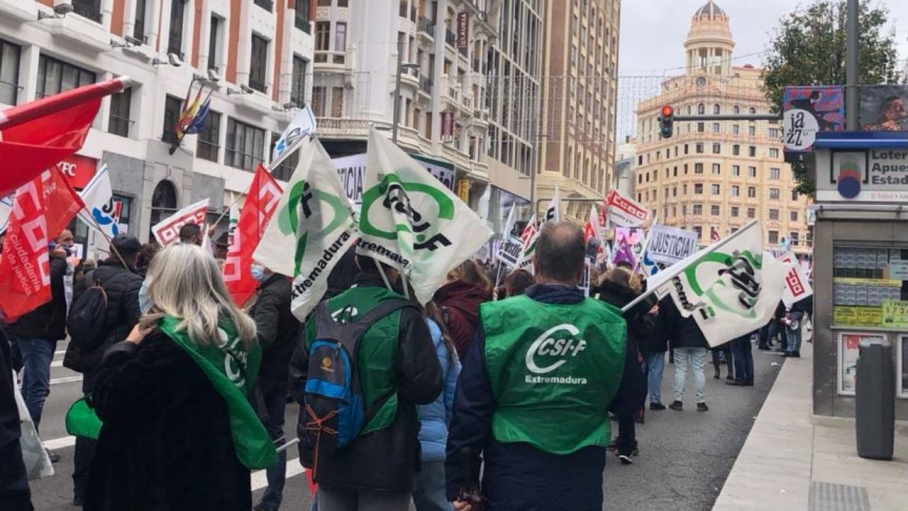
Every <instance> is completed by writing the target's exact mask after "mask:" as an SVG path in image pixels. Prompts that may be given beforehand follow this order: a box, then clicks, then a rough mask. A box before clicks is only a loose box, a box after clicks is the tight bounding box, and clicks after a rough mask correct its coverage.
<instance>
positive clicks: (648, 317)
mask: <svg viewBox="0 0 908 511" xmlns="http://www.w3.org/2000/svg"><path fill="white" fill-rule="evenodd" d="M635 298H637V293H635V292H634V291H633V290H631V289H630V288H629V287H627V286H620V285H618V284H617V283H615V282H605V283H603V285H602V286H601V287H600V288H599V299H600V300H602V301H603V302H605V303H608V304H610V305H613V306H615V307H617V308H619V309H621V308H622V307H624V306H625V305H627V304H629V303H631V302H632V301H633V300H634V299H635ZM655 304H656V299H655V297H652V295H650V297H647V298H645V299H644V300H643V301H641V302H640V303H638V304H637V305H635V306H634V307H632V308H631V309H630V310H629V311H627V312H625V313H624V320H625V321H627V340H628V342H629V343H633V344H634V346H635V347H636V348H637V351H638V352H640V353H645V352H646V350H645V349H644V347H645V345H646V343H647V341H648V340H649V338H650V336H651V335H653V332H654V331H655V329H656V317H655V316H654V315H652V314H649V311H650V309H652V308H653V305H655Z"/></svg>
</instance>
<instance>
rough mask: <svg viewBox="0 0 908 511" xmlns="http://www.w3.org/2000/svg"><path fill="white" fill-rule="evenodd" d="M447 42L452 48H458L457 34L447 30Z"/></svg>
mask: <svg viewBox="0 0 908 511" xmlns="http://www.w3.org/2000/svg"><path fill="white" fill-rule="evenodd" d="M445 42H446V43H448V44H450V45H451V46H457V34H455V33H454V32H451V29H450V28H446V29H445Z"/></svg>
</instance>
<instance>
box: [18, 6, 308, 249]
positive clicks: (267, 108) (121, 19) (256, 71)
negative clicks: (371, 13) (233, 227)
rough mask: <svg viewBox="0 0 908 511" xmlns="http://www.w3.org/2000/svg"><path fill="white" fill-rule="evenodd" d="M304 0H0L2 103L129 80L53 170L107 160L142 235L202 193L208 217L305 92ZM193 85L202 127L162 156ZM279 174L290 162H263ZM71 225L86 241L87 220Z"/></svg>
mask: <svg viewBox="0 0 908 511" xmlns="http://www.w3.org/2000/svg"><path fill="white" fill-rule="evenodd" d="M314 3H315V2H314V0H313V1H312V2H310V1H309V0H292V1H286V0H285V1H281V2H272V1H271V0H243V1H239V0H135V1H133V0H71V1H70V0H40V1H32V0H0V45H2V51H0V92H2V94H0V103H2V104H3V105H5V106H6V105H18V104H23V103H27V102H29V101H33V100H35V99H36V98H41V97H44V96H48V95H52V94H56V93H60V92H64V91H66V90H69V89H72V88H75V87H77V86H80V85H86V84H88V83H92V82H98V81H103V80H106V79H110V78H113V77H116V76H129V77H130V78H132V79H133V80H134V81H135V85H133V87H132V88H130V89H128V90H127V91H125V92H123V93H121V94H117V95H114V96H111V97H108V98H105V99H104V101H103V102H102V105H101V109H100V110H99V113H98V116H97V117H96V119H95V121H94V124H93V126H92V128H91V131H90V133H89V135H88V138H87V141H86V143H85V145H84V147H83V148H82V149H81V150H80V151H79V152H78V154H76V155H74V156H73V157H72V158H70V159H69V160H67V161H66V162H61V165H64V166H66V168H67V169H69V170H70V171H71V174H70V175H72V173H75V174H78V178H77V179H76V181H75V182H74V184H75V185H76V186H77V187H78V186H84V185H85V184H86V183H87V182H88V180H89V179H90V178H91V176H92V175H94V173H95V171H96V170H97V169H98V168H100V167H101V166H102V165H104V164H106V165H107V166H108V168H109V171H110V174H111V181H112V185H113V189H114V193H115V196H116V197H115V198H116V200H118V201H120V202H121V203H122V204H123V214H122V216H121V218H120V223H121V224H122V225H123V226H124V227H125V228H126V230H127V231H128V232H130V233H132V234H135V235H136V236H137V237H138V238H139V239H141V240H143V241H147V240H148V239H149V233H150V228H151V226H152V225H154V224H155V223H156V222H157V221H159V220H161V219H163V218H166V217H167V216H169V215H170V214H171V213H172V212H173V211H175V210H176V209H179V208H180V207H183V206H186V205H189V204H191V203H194V202H197V201H199V200H201V199H204V198H208V199H209V200H210V210H209V217H210V219H211V220H213V219H215V218H217V217H219V216H220V213H222V212H223V211H225V210H226V208H227V207H228V205H229V203H230V202H232V201H233V200H234V198H236V197H238V196H241V195H242V194H243V193H244V192H245V190H246V188H247V187H248V185H249V183H250V182H251V180H252V176H253V172H254V171H255V168H256V166H257V165H258V164H259V163H263V162H264V163H266V164H267V163H268V161H269V157H270V153H271V151H270V148H271V146H272V145H273V144H274V143H275V142H276V141H277V139H278V138H279V136H280V132H281V131H282V130H283V128H284V127H286V124H287V122H289V120H290V119H291V118H292V115H293V110H294V109H295V107H296V106H299V105H302V104H305V103H308V102H309V100H310V97H311V76H309V77H307V75H308V74H309V73H311V69H310V66H311V61H312V51H313V38H312V35H311V25H310V19H309V14H310V12H312V9H313V8H314ZM55 4H56V5H57V6H58V8H57V10H58V11H59V14H55V11H54V6H55ZM60 4H70V5H71V6H72V12H68V13H66V14H65V15H63V14H62V13H63V12H64V9H61V8H60V7H59V5H60ZM200 86H204V91H203V96H202V97H203V98H204V97H205V96H206V95H208V94H209V93H210V94H211V96H210V97H211V107H210V114H209V116H208V119H207V123H206V124H205V127H204V129H202V131H201V132H200V133H199V134H198V135H187V136H186V137H184V138H183V139H182V141H181V142H179V143H178V144H177V145H176V149H175V150H174V151H173V152H171V148H172V147H174V145H175V135H174V129H173V128H174V126H175V124H176V122H177V120H178V118H179V116H180V113H181V110H182V108H183V103H184V99H185V98H186V97H187V96H188V94H189V93H188V91H189V90H191V94H192V97H193V98H194V97H195V95H196V93H197V92H198V90H199V87H200ZM291 172H292V162H288V163H286V164H284V165H281V166H280V167H279V168H276V169H274V170H273V174H274V175H275V177H276V178H278V179H279V180H286V179H288V178H289V176H290V173H291ZM225 223H226V222H225ZM75 228H76V237H77V241H79V242H84V239H85V237H86V236H87V232H88V230H87V227H86V226H84V225H82V224H77V225H76V226H75Z"/></svg>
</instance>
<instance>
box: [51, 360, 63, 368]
mask: <svg viewBox="0 0 908 511" xmlns="http://www.w3.org/2000/svg"><path fill="white" fill-rule="evenodd" d="M50 366H51V367H63V361H62V360H55V361H53V362H51V363H50Z"/></svg>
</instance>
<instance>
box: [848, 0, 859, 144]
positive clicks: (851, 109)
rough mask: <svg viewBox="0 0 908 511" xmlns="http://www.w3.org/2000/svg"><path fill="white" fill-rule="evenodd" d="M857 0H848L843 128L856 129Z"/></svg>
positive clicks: (857, 106)
mask: <svg viewBox="0 0 908 511" xmlns="http://www.w3.org/2000/svg"><path fill="white" fill-rule="evenodd" d="M858 13H859V1H858V0H848V19H847V35H848V37H847V46H846V56H845V129H847V130H848V131H858V130H859V129H860V126H859V122H858V109H859V108H860V107H859V105H858V101H859V96H858V92H859V91H858V45H859V43H860V41H859V38H860V34H859V33H858Z"/></svg>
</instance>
